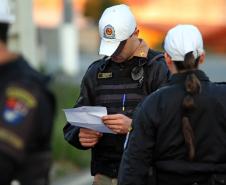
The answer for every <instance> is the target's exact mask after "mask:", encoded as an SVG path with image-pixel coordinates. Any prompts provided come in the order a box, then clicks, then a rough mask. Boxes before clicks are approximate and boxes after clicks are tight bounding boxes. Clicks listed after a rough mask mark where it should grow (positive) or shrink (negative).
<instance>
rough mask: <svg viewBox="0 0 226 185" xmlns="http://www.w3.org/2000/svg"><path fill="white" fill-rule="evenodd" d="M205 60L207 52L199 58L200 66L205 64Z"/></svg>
mask: <svg viewBox="0 0 226 185" xmlns="http://www.w3.org/2000/svg"><path fill="white" fill-rule="evenodd" d="M205 58H206V55H205V52H203V53H202V54H201V55H200V57H199V64H203V63H204V62H205Z"/></svg>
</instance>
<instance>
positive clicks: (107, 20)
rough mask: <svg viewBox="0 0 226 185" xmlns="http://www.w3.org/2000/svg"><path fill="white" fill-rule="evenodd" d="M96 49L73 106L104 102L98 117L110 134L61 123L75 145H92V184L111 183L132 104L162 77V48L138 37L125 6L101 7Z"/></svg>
mask: <svg viewBox="0 0 226 185" xmlns="http://www.w3.org/2000/svg"><path fill="white" fill-rule="evenodd" d="M99 34H100V37H101V44H100V50H99V54H100V55H104V56H105V57H104V58H103V59H101V60H98V61H96V62H94V63H93V64H92V65H91V66H90V67H89V69H88V70H87V72H86V74H85V76H84V78H83V81H82V85H81V93H80V97H79V98H78V100H77V102H76V105H75V107H78V106H84V105H89V106H95V105H98V106H105V107H107V111H108V115H107V116H104V117H103V118H102V119H103V122H104V123H105V124H106V126H107V127H108V128H110V129H111V131H112V132H113V133H114V134H103V133H99V132H96V131H94V130H90V129H85V128H79V127H75V126H72V125H70V124H69V123H67V125H66V126H65V128H64V135H65V139H66V140H67V141H68V142H69V143H70V144H72V145H73V146H75V147H76V148H79V149H83V150H85V149H90V148H91V150H92V162H91V174H92V175H93V176H95V178H94V183H93V184H95V185H101V184H106V185H110V184H116V183H117V176H118V169H119V164H120V161H121V156H122V153H123V144H124V142H125V138H126V135H127V133H128V132H129V131H130V129H131V122H132V114H133V112H134V110H135V107H136V106H137V105H138V104H139V102H140V101H142V100H143V99H144V98H145V97H146V96H147V95H148V94H150V93H152V92H153V91H155V90H156V89H158V88H159V87H160V86H161V85H162V84H163V83H165V82H166V81H167V79H168V75H169V71H168V69H167V66H166V64H165V61H164V57H163V54H162V53H160V52H157V51H154V50H151V49H149V48H148V46H147V45H146V43H145V42H144V41H143V40H142V39H139V38H138V34H139V30H138V28H137V24H136V20H135V17H134V15H133V14H132V12H131V10H130V8H129V7H128V6H126V5H123V4H121V5H115V6H112V7H109V8H107V9H106V10H105V11H104V12H103V14H102V16H101V18H100V21H99Z"/></svg>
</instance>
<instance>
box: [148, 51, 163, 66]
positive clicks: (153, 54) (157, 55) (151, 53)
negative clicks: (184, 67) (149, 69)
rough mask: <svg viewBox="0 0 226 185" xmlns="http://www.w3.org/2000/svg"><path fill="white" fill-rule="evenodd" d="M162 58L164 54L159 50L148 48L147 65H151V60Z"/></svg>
mask: <svg viewBox="0 0 226 185" xmlns="http://www.w3.org/2000/svg"><path fill="white" fill-rule="evenodd" d="M159 59H164V54H163V53H162V52H159V51H154V50H149V51H148V65H151V64H152V63H153V62H155V61H157V60H159Z"/></svg>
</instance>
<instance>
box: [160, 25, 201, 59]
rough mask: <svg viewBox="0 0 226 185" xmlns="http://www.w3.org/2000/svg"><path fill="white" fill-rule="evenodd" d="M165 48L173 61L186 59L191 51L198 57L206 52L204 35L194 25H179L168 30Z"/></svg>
mask: <svg viewBox="0 0 226 185" xmlns="http://www.w3.org/2000/svg"><path fill="white" fill-rule="evenodd" d="M164 49H165V51H166V52H167V53H168V54H169V55H170V57H171V59H172V60H173V61H184V57H185V55H186V54H187V53H189V52H191V51H193V55H194V57H195V59H196V58H198V57H199V56H200V55H201V54H202V53H203V52H204V49H203V40H202V35H201V33H200V31H199V30H198V28H197V27H195V26H193V25H177V26H175V27H174V28H172V29H170V30H169V31H168V33H167V35H166V38H165V41H164Z"/></svg>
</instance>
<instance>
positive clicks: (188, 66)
mask: <svg viewBox="0 0 226 185" xmlns="http://www.w3.org/2000/svg"><path fill="white" fill-rule="evenodd" d="M198 62H199V58H197V59H195V58H194V55H193V53H192V52H189V53H187V54H186V55H185V59H184V61H174V63H175V65H176V68H177V69H178V70H179V71H180V70H185V71H186V73H187V77H186V80H185V91H186V96H185V97H184V99H183V102H182V109H183V111H182V132H183V135H184V140H185V144H186V146H187V149H188V159H189V160H194V158H195V136H194V131H193V128H192V126H191V123H190V118H189V117H190V115H191V113H192V112H193V111H194V109H195V101H194V96H195V95H197V94H199V93H200V92H201V83H200V81H199V79H198V78H197V76H196V75H195V74H194V73H193V72H192V71H193V69H196V68H197V67H198Z"/></svg>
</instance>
